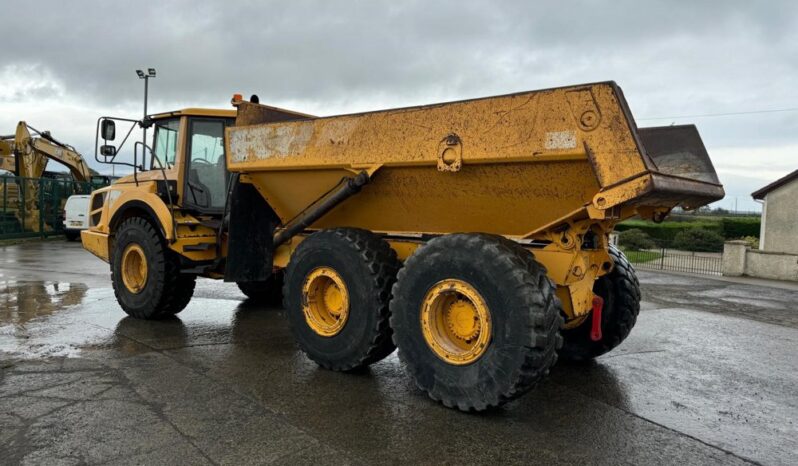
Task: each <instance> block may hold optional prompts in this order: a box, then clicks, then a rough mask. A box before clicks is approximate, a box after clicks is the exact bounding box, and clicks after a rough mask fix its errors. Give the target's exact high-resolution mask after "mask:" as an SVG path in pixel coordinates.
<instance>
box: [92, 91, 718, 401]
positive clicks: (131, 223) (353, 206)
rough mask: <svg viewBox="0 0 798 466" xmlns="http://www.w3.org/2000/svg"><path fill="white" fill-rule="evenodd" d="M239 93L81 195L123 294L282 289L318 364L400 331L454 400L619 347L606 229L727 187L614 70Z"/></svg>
mask: <svg viewBox="0 0 798 466" xmlns="http://www.w3.org/2000/svg"><path fill="white" fill-rule="evenodd" d="M252 100H253V102H246V101H244V100H243V99H241V98H240V96H238V97H235V98H234V100H233V104H234V106H236V109H237V112H236V113H235V121H233V120H232V115H228V114H224V115H222V114H218V113H215V111H211V110H201V109H189V110H184V111H181V112H170V113H168V114H161V115H156V116H154V117H152V118H151V119H149V120H146V122H143V123H142V124H152V122H153V121H154V122H155V123H154V124H155V126H156V129H155V131H154V133H155V136H154V143H153V147H154V148H158V147H160V146H164V147H167V148H168V147H171V152H170V153H167V154H163V153H162V154H154V155H153V161H155V160H156V159H158V160H161V162H159V163H158V165H157V166H156V167H155V169H153V170H150V171H148V172H144V173H140V174H135V173H134V175H133V176H131V177H128V178H126V179H122V180H119V181H118V182H117V183H116V184H115V185H113V186H111V187H109V188H106V189H104V190H101V191H99V192H97V193H95V194H94V195H93V196H92V200H91V203H90V212H91V215H90V222H91V225H90V227H89V229H88V230H87V231H84V232H83V233H82V239H83V244H84V247H86V248H87V249H89V250H90V251H92V252H93V253H95V254H96V255H98V256H99V257H101V258H103V259H104V260H107V261H109V262H110V263H111V270H112V281H113V284H114V289H115V291H116V296H117V299H118V300H119V302H120V304H121V305H122V308H123V309H124V310H125V311H126V312H127V313H128V314H130V315H133V316H135V317H140V318H160V317H164V316H167V315H172V314H174V313H177V312H180V311H181V310H182V309H183V308H184V307H185V305H186V304H187V303H188V300H189V299H190V298H191V295H192V293H193V290H194V283H195V278H196V277H197V276H206V277H212V278H224V279H225V280H227V281H234V282H236V283H237V284H238V285H239V288H240V289H241V290H242V292H244V293H245V294H246V295H247V296H248V297H249V298H250V299H253V300H261V301H263V300H269V301H273V300H274V299H275V298H276V297H279V296H280V295H282V303H283V305H284V306H285V308H286V314H287V317H288V319H289V321H290V323H291V328H292V331H293V332H294V335H295V337H296V338H297V342H298V344H299V346H300V348H301V349H302V350H303V351H304V352H305V353H306V354H307V355H308V356H309V357H310V358H311V359H313V360H314V361H316V362H317V363H318V364H319V365H321V366H322V367H325V368H328V369H333V370H341V371H347V370H352V369H355V368H358V367H363V366H366V365H368V364H371V363H374V362H376V361H379V360H380V359H382V358H384V357H385V356H387V355H388V354H390V353H391V352H392V351H393V350H394V349H395V347H396V346H398V347H399V350H400V357H401V358H402V360H403V361H404V362H405V364H406V365H407V367H408V370H409V372H410V373H411V375H412V377H413V378H414V379H415V380H416V383H417V385H418V386H419V387H420V388H421V389H422V390H424V391H425V392H427V393H429V395H430V396H431V397H432V398H434V399H436V400H439V401H441V402H442V403H444V404H445V405H446V406H450V407H457V408H459V409H462V410H482V409H485V408H487V407H491V406H497V405H500V404H502V403H504V402H506V401H508V400H511V399H514V398H516V397H518V396H520V394H522V393H524V392H525V391H526V390H528V389H530V388H531V387H532V386H533V385H534V384H535V383H536V382H537V381H538V380H540V379H541V378H542V377H543V376H544V375H545V374H546V373H547V371H548V369H549V368H550V367H551V365H552V364H554V361H556V359H557V354H559V355H560V357H561V358H566V359H572V360H581V359H589V358H593V357H596V356H598V355H600V354H603V353H606V352H607V351H610V350H611V349H612V348H614V347H615V346H617V345H618V344H619V343H620V342H621V341H623V339H624V338H625V337H626V336H627V335H628V333H629V331H630V330H631V328H632V327H633V326H634V322H635V319H636V317H637V313H638V312H639V301H640V291H639V287H638V284H637V279H636V278H635V275H634V270H633V269H632V266H631V264H629V262H628V261H627V260H626V258H625V257H624V256H623V253H622V252H620V251H619V250H618V249H616V248H615V247H613V246H611V245H610V244H609V242H608V235H609V233H610V232H611V231H612V229H613V227H614V226H615V224H616V223H617V222H619V221H621V220H623V219H625V218H629V217H631V216H634V215H640V216H642V217H645V218H651V219H654V220H661V219H663V218H664V217H665V216H666V215H667V214H668V212H670V210H671V209H672V208H673V207H675V206H677V205H680V206H683V207H685V208H688V209H689V208H697V207H700V206H702V205H705V204H707V203H709V202H712V201H714V200H717V199H720V198H722V197H723V188H722V186H721V185H720V183H719V182H718V179H717V176H716V174H715V172H714V169H713V167H712V164H711V162H710V160H709V157H708V155H707V152H706V149H705V148H704V146H703V143H702V142H701V139H700V136H699V135H698V132H697V130H696V128H695V127H694V126H689V125H688V126H678V127H664V128H644V129H638V128H637V127H636V124H635V122H634V119H633V118H632V116H631V113H630V111H629V109H628V107H627V104H626V102H625V100H624V97H623V94H622V92H621V90H620V88H619V87H618V86H617V85H615V83H612V82H606V83H597V84H587V85H580V86H571V87H563V88H557V89H548V90H542V91H532V92H524V93H517V94H511V95H506V96H498V97H489V98H483V99H474V100H466V101H461V102H451V103H445V104H436V105H428V106H421V107H410V108H401V109H393V110H385V111H377V112H368V113H360V114H352V115H340V116H332V117H322V118H319V117H314V116H311V115H307V114H303V113H299V112H294V111H289V110H284V109H278V108H275V107H269V106H265V105H260V104H258V103H255V102H257V101H256V100H255V99H252ZM102 120H103V119H101V121H100V122H98V139H99V132H100V129H101V125H100V123H102V131H103V133H104V134H105V133H106V131H105V122H104V121H102ZM127 121H131V120H127ZM214 125H215V126H214ZM111 133H113V131H111ZM163 135H166V136H164V137H166V139H162V136H163ZM170 138H171V139H170ZM164 140H166V141H172V143H171V145H170V144H163V141H164ZM221 146H223V148H224V151H223V153H222V152H220V149H219V148H220V147H221ZM111 149H113V150H108V151H105V150H103V152H104V153H108V154H115V153H116V152H117V151H116V149H115V148H111ZM159 150H160V149H159ZM156 155H157V157H156ZM164 161H165V162H164ZM153 163H154V162H153ZM135 165H136V164H135V163H134V166H135ZM134 169H135V168H134ZM228 175H229V177H228Z"/></svg>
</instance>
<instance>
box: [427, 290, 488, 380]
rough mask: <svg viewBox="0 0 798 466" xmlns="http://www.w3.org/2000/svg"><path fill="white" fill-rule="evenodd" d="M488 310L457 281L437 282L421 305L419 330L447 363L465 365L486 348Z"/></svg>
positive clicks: (482, 301) (471, 291) (477, 293)
mask: <svg viewBox="0 0 798 466" xmlns="http://www.w3.org/2000/svg"><path fill="white" fill-rule="evenodd" d="M491 325H492V324H491V319H490V310H489V309H488V306H487V304H485V300H484V299H482V296H481V295H480V294H479V292H477V290H476V289H475V288H474V287H473V286H471V285H469V284H468V283H466V282H464V281H462V280H457V279H453V278H450V279H446V280H443V281H440V282H438V283H436V284H435V285H434V286H433V287H432V288H430V290H429V291H428V292H427V294H426V296H424V301H423V303H422V305H421V329H422V332H423V334H424V339H425V340H426V341H427V345H429V347H430V348H431V349H432V351H433V352H434V353H435V354H436V355H437V356H438V357H439V358H441V359H443V360H444V361H446V362H447V363H449V364H454V365H460V366H462V365H466V364H471V363H472V362H474V361H476V360H477V359H479V358H480V357H481V356H482V355H483V354H484V353H485V350H487V349H488V345H489V344H490V339H491V335H492V328H491Z"/></svg>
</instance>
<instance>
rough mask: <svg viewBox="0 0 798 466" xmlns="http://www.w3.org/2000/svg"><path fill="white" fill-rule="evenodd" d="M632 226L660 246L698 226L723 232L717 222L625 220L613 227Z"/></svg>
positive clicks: (621, 229) (619, 229) (622, 229)
mask: <svg viewBox="0 0 798 466" xmlns="http://www.w3.org/2000/svg"><path fill="white" fill-rule="evenodd" d="M633 228H635V229H638V230H642V231H643V232H645V233H646V234H647V235H648V236H650V237H651V238H652V239H654V241H656V242H657V243H658V244H659V245H661V246H666V245H668V244H670V242H671V241H673V239H674V238H675V237H676V235H677V234H679V233H681V232H683V231H686V230H693V229H698V228H700V229H704V230H710V231H714V232H715V233H718V234H721V235H722V234H723V232H722V230H721V226H720V223H719V222H662V223H654V222H646V221H643V220H627V221H625V222H623V223H619V224H618V225H617V226H616V227H615V229H616V230H618V231H619V232H621V231H626V230H630V229H633Z"/></svg>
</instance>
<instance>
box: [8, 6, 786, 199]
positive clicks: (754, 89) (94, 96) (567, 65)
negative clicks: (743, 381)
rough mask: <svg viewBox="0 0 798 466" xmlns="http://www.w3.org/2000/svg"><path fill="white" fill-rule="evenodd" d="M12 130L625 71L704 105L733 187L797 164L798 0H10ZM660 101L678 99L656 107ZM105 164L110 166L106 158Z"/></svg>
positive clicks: (516, 86) (339, 106)
mask: <svg viewBox="0 0 798 466" xmlns="http://www.w3.org/2000/svg"><path fill="white" fill-rule="evenodd" d="M2 12H3V17H5V18H6V19H8V18H15V20H14V21H8V20H7V21H3V26H2V30H3V33H2V36H3V38H4V42H5V43H4V45H3V46H2V47H0V133H4V134H5V133H10V132H12V131H13V128H14V125H15V124H16V121H17V120H20V119H25V120H27V121H28V122H29V123H30V124H31V125H33V126H35V127H37V128H39V129H50V130H51V131H52V132H53V134H54V135H55V136H56V137H58V138H60V139H63V140H64V141H66V142H69V143H71V144H73V145H75V146H76V147H77V148H78V149H79V150H80V151H82V152H83V153H84V154H86V155H88V156H89V157H91V155H92V153H93V152H92V151H93V143H94V125H95V122H96V119H97V117H98V116H100V115H102V114H105V115H108V114H113V115H119V116H123V115H129V116H138V115H139V114H140V112H141V95H142V82H141V81H139V80H138V79H137V78H136V76H135V72H134V70H135V69H136V68H142V67H144V68H146V67H155V68H157V70H158V77H157V78H156V79H155V80H154V81H152V82H151V100H150V109H151V110H152V111H153V112H158V111H165V110H171V109H175V108H179V107H184V106H211V107H221V108H229V100H230V96H231V95H232V94H233V93H234V92H241V93H243V94H245V95H249V94H250V93H257V94H259V95H260V97H261V101H262V102H264V103H269V104H273V105H278V106H285V107H289V108H294V109H296V110H301V111H305V112H308V113H314V114H318V115H330V114H336V113H342V112H352V111H362V110H375V109H379V108H386V107H395V106H406V105H416V104H424V103H432V102H436V101H445V100H453V99H462V98H471V97H480V96H486V95H492V94H504V93H509V92H515V91H523V90H532V89H539V88H546V87H552V86H561V85H566V84H578V83H583V82H593V81H602V80H608V79H612V80H615V81H617V82H618V83H619V84H620V85H621V87H623V89H624V92H625V94H626V97H627V100H628V101H629V104H630V106H631V107H632V112H633V113H634V115H635V117H636V118H637V120H638V124H639V125H640V126H656V125H665V124H671V123H674V122H675V123H688V122H694V123H696V124H697V125H698V127H699V130H700V131H701V133H702V135H703V138H704V141H705V143H706V145H707V147H708V149H709V152H710V155H711V157H712V159H713V161H714V163H715V166H716V168H717V169H718V172H719V174H720V177H721V180H722V181H723V182H724V183H725V184H726V188H727V199H725V200H724V201H722V202H721V203H720V205H722V206H724V207H733V206H734V202H735V199H736V201H737V204H738V208H740V209H758V205H757V204H755V203H754V202H753V201H752V200H751V198H750V193H751V191H753V190H754V189H757V188H759V187H761V186H762V185H764V184H767V183H768V182H770V181H772V180H774V179H776V178H778V177H780V176H782V175H784V174H786V173H788V172H790V171H792V170H794V169H796V168H798V162H797V160H798V157H796V156H798V111H795V110H792V111H777V112H767V113H747V114H742V115H729V116H715V117H709V116H703V117H700V116H692V115H706V114H725V113H738V112H752V111H762V110H768V111H769V110H782V109H796V108H798V86H796V85H797V84H798V80H796V77H798V2H795V1H768V2H764V1H763V2H756V1H716V2H710V1H700V0H693V1H677V0H669V1H644V0H637V1H627V0H616V1H610V0H604V1H602V0H590V1H581V2H577V1H571V2H566V1H545V2H544V1H523V0H517V1H496V0H494V1H467V0H466V1H434V0H426V1H415V0H413V1H399V0H393V1H385V2H383V1H354V0H350V1H301V0H293V1H280V2H265V1H264V2H247V1H240V2H239V1H219V2H203V1H159V2H124V3H123V2H108V1H104V2H89V1H80V2H77V1H75V2H64V1H36V0H26V1H16V0H3V1H2ZM658 117H663V118H659V119H655V118H658ZM95 168H97V169H99V170H100V171H103V172H105V171H107V170H108V169H107V166H101V165H95Z"/></svg>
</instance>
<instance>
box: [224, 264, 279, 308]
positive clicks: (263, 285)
mask: <svg viewBox="0 0 798 466" xmlns="http://www.w3.org/2000/svg"><path fill="white" fill-rule="evenodd" d="M283 278H284V276H283V271H279V272H275V273H273V274H272V275H271V276H270V277H269V278H267V279H266V280H264V281H261V282H236V285H238V289H239V290H241V292H242V293H244V295H246V297H247V299H248V300H249V301H251V302H252V303H254V304H263V305H267V306H281V305H282V304H283V281H284V280H283Z"/></svg>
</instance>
